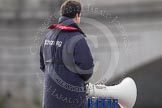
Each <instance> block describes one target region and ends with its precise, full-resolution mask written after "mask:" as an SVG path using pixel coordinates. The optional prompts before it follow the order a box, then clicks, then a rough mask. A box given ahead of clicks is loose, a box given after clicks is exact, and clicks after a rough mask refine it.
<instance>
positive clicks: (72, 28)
mask: <svg viewBox="0 0 162 108" xmlns="http://www.w3.org/2000/svg"><path fill="white" fill-rule="evenodd" d="M55 28H59V29H62V30H67V31H75V30H78V28H75V27H71V26H63V25H60V24H53V25H51V26H50V27H48V29H51V30H52V29H55Z"/></svg>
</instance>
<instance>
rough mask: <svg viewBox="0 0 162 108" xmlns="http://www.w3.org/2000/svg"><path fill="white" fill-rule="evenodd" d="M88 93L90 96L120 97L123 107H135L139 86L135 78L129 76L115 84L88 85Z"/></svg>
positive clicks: (120, 103)
mask: <svg viewBox="0 0 162 108" xmlns="http://www.w3.org/2000/svg"><path fill="white" fill-rule="evenodd" d="M87 94H88V96H89V97H101V98H114V99H118V101H119V105H120V106H121V107H123V108H133V106H134V104H135V102H136V97H137V88H136V84H135V82H134V80H133V79H131V78H129V77H127V78H125V79H124V80H123V81H122V82H121V83H120V84H118V85H115V86H105V85H101V84H100V85H94V84H91V83H89V84H88V85H87Z"/></svg>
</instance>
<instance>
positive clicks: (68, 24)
mask: <svg viewBox="0 0 162 108" xmlns="http://www.w3.org/2000/svg"><path fill="white" fill-rule="evenodd" d="M58 23H59V24H53V25H51V26H50V27H49V29H54V28H59V29H62V28H63V29H62V30H67V29H66V28H70V29H68V30H71V31H75V30H77V31H79V32H80V33H81V34H83V35H84V36H85V37H86V35H85V33H84V32H83V31H82V30H81V29H80V28H79V26H78V25H77V24H76V23H75V22H74V21H73V19H72V18H69V17H65V16H62V17H60V18H59V21H58ZM71 28H72V29H71Z"/></svg>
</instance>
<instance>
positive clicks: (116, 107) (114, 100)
mask: <svg viewBox="0 0 162 108" xmlns="http://www.w3.org/2000/svg"><path fill="white" fill-rule="evenodd" d="M113 105H114V107H113V108H118V100H117V99H113Z"/></svg>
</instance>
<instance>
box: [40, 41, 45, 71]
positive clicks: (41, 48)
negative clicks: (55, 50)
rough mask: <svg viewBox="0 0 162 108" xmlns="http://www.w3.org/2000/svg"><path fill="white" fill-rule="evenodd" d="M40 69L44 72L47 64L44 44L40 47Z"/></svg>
mask: <svg viewBox="0 0 162 108" xmlns="http://www.w3.org/2000/svg"><path fill="white" fill-rule="evenodd" d="M40 69H41V70H42V72H44V71H45V64H44V58H43V44H42V45H41V46H40Z"/></svg>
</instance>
